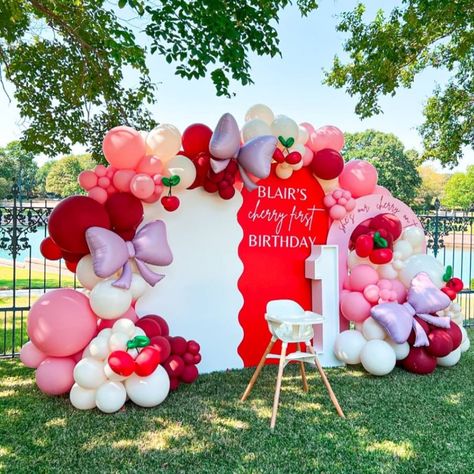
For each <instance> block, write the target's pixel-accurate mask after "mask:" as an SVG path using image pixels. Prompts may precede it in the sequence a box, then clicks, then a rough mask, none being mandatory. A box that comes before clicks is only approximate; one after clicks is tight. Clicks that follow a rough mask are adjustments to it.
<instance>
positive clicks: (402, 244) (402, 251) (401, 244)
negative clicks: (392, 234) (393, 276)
mask: <svg viewBox="0 0 474 474" xmlns="http://www.w3.org/2000/svg"><path fill="white" fill-rule="evenodd" d="M395 252H398V254H399V256H398V257H399V258H400V259H402V260H406V259H407V258H408V257H410V256H411V255H412V254H413V247H412V246H411V244H410V242H408V241H407V240H397V241H396V242H395V243H394V244H393V253H394V258H395Z"/></svg>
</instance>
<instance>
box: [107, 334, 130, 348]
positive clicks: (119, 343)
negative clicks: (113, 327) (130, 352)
mask: <svg viewBox="0 0 474 474" xmlns="http://www.w3.org/2000/svg"><path fill="white" fill-rule="evenodd" d="M130 339H131V338H130V337H129V335H128V334H124V333H122V332H115V333H113V334H112V335H111V336H110V339H109V349H110V352H113V351H126V350H127V342H128V341H129V340H130Z"/></svg>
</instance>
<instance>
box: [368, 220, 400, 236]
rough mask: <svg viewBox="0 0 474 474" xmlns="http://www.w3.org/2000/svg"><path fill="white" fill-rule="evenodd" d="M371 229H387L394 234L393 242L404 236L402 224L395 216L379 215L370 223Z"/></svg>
mask: <svg viewBox="0 0 474 474" xmlns="http://www.w3.org/2000/svg"><path fill="white" fill-rule="evenodd" d="M370 228H371V229H373V230H379V229H385V230H386V231H387V232H388V233H389V234H392V237H393V240H397V239H398V238H399V237H400V235H401V234H402V223H401V222H400V219H399V218H398V217H396V216H394V215H393V214H379V215H378V216H375V217H373V218H372V220H371V221H370Z"/></svg>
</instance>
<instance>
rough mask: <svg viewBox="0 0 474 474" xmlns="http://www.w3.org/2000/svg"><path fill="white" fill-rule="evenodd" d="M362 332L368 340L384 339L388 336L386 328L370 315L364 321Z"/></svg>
mask: <svg viewBox="0 0 474 474" xmlns="http://www.w3.org/2000/svg"><path fill="white" fill-rule="evenodd" d="M362 334H363V335H364V337H365V338H366V339H367V340H368V341H370V340H372V339H381V340H383V339H384V338H385V337H386V336H387V333H386V332H385V330H384V328H383V327H382V326H381V325H380V324H379V323H378V322H377V321H375V319H374V318H372V317H371V316H369V317H368V318H367V319H366V320H365V321H364V322H363V324H362Z"/></svg>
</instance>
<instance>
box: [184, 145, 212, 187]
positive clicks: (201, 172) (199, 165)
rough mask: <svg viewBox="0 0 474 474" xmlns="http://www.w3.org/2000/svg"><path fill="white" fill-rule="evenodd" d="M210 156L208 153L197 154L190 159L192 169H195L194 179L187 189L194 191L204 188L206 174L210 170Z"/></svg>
mask: <svg viewBox="0 0 474 474" xmlns="http://www.w3.org/2000/svg"><path fill="white" fill-rule="evenodd" d="M210 161H211V155H209V153H205V152H203V153H198V154H197V155H196V157H195V158H193V159H192V162H193V163H194V167H195V168H196V179H195V180H194V182H193V184H191V186H189V188H188V189H194V188H197V187H198V186H204V183H205V182H206V177H207V173H208V172H209V168H210V166H211V165H210Z"/></svg>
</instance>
